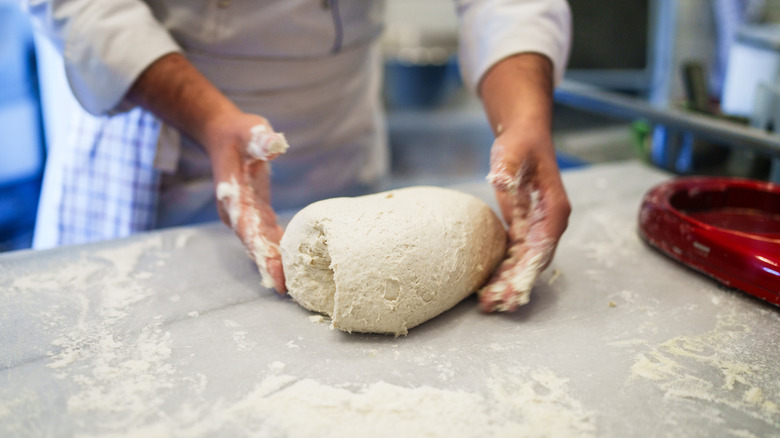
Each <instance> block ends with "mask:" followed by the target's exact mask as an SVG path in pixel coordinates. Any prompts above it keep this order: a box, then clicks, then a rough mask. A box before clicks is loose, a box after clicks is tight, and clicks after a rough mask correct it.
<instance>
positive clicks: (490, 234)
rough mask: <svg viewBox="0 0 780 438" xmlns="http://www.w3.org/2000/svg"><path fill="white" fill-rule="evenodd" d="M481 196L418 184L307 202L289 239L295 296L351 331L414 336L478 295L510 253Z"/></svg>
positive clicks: (285, 245)
mask: <svg viewBox="0 0 780 438" xmlns="http://www.w3.org/2000/svg"><path fill="white" fill-rule="evenodd" d="M505 245H506V234H505V231H504V227H503V225H502V224H501V221H500V220H499V219H498V217H497V216H496V215H495V213H493V211H492V210H491V209H490V207H488V206H487V205H486V204H485V203H484V202H482V201H481V200H479V199H477V198H476V197H474V196H471V195H468V194H465V193H461V192H457V191H454V190H449V189H443V188H438V187H410V188H406V189H399V190H393V191H389V192H383V193H378V194H374V195H367V196H361V197H356V198H333V199H327V200H324V201H319V202H316V203H313V204H311V205H309V206H308V207H306V208H304V209H303V210H301V211H300V212H298V214H296V215H295V217H293V219H292V221H290V224H289V225H288V226H287V229H286V231H285V233H284V236H283V237H282V241H281V253H282V264H283V266H284V272H285V276H286V281H287V288H288V293H289V294H290V295H291V296H292V298H293V299H294V300H295V301H296V302H298V303H299V304H300V305H301V306H303V307H305V308H306V309H309V310H313V311H315V312H320V313H323V314H326V315H328V316H330V317H331V319H332V322H333V326H334V327H336V328H338V329H341V330H345V331H349V332H353V331H355V332H367V333H392V334H395V335H400V334H406V333H407V330H408V329H410V328H412V327H414V326H416V325H418V324H421V323H423V322H425V321H427V320H429V319H431V318H433V317H435V316H437V315H439V314H440V313H442V312H444V311H446V310H448V309H450V308H451V307H453V306H454V305H455V304H457V303H458V302H460V301H461V300H462V299H463V298H465V297H467V296H468V295H470V294H471V293H472V292H474V291H475V290H476V289H477V288H478V287H479V286H481V285H482V284H483V283H484V282H485V281H486V280H487V279H488V277H489V276H490V275H491V273H492V272H493V270H494V269H495V267H496V266H497V264H498V263H499V262H500V261H501V259H502V258H503V256H504V250H505Z"/></svg>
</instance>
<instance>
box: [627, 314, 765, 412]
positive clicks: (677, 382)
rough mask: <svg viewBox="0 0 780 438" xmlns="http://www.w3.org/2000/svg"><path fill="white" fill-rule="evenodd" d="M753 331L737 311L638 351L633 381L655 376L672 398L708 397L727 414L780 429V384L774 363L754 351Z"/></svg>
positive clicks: (702, 398) (699, 398)
mask: <svg viewBox="0 0 780 438" xmlns="http://www.w3.org/2000/svg"><path fill="white" fill-rule="evenodd" d="M750 340H751V329H750V327H748V326H747V325H745V324H744V323H742V322H740V321H739V319H738V318H737V315H735V314H734V313H733V312H732V313H726V314H722V315H719V316H718V322H717V326H716V328H715V329H714V330H712V331H710V332H706V333H703V334H701V335H697V336H679V337H675V338H672V339H669V340H668V341H666V342H663V343H661V344H660V345H658V346H657V347H655V348H654V349H652V350H650V351H646V352H642V353H639V354H637V356H636V359H635V362H634V364H633V365H632V367H631V376H630V378H629V383H632V382H636V381H638V380H649V381H651V382H653V383H654V384H656V385H657V386H658V388H659V389H661V390H662V391H664V394H665V397H666V398H667V399H681V400H682V399H684V400H693V401H695V400H700V401H706V402H708V403H710V404H712V405H714V406H715V411H714V412H713V416H714V417H715V418H721V417H722V416H723V415H724V414H725V412H728V410H730V409H733V410H736V411H738V412H741V413H743V414H745V415H748V416H750V417H753V418H756V419H759V420H761V421H764V422H765V423H767V424H769V425H771V426H773V427H780V382H776V381H771V380H767V379H766V378H765V377H762V376H767V375H770V373H769V372H767V369H768V368H769V367H772V366H775V365H773V364H771V363H766V362H765V361H764V360H763V358H762V357H757V356H755V355H753V354H751V352H752V351H760V349H757V350H753V349H750V348H745V347H741V348H734V347H733V346H735V345H740V346H744V345H750V344H751V342H750Z"/></svg>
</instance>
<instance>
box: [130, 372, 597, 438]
mask: <svg viewBox="0 0 780 438" xmlns="http://www.w3.org/2000/svg"><path fill="white" fill-rule="evenodd" d="M268 368H269V371H270V372H269V374H268V375H267V376H266V377H265V378H263V380H261V381H260V382H258V383H257V384H256V385H255V386H254V388H253V389H251V390H250V391H248V392H247V393H246V394H245V395H244V396H242V397H241V398H239V399H236V400H232V401H229V402H228V401H222V402H220V403H217V404H215V405H211V406H202V407H200V410H198V409H197V408H196V410H195V415H192V416H188V417H187V419H188V420H192V421H182V420H183V419H182V418H179V417H178V416H176V415H174V416H168V417H166V418H164V419H161V420H160V421H158V422H153V423H148V424H146V425H145V426H144V427H143V429H141V430H142V431H144V432H149V431H164V432H165V434H172V435H186V436H195V437H199V436H211V435H214V434H219V435H225V436H247V435H251V436H284V437H290V438H296V437H313V436H317V437H359V436H369V435H370V436H373V437H380V438H381V437H397V436H427V437H483V436H496V437H518V436H520V437H549V436H556V437H588V436H595V433H596V427H595V421H594V418H593V414H591V413H590V412H587V411H586V410H584V409H583V408H582V406H581V405H580V404H579V402H577V401H576V400H574V399H572V398H571V397H570V396H569V395H568V391H567V388H566V380H564V379H560V378H558V377H556V376H555V375H554V374H553V373H552V372H550V371H549V370H536V371H530V370H522V371H519V373H520V374H511V375H508V374H507V373H506V372H503V371H502V372H498V370H493V374H494V375H495V377H494V378H491V379H489V381H488V384H487V386H486V388H485V391H484V392H468V391H457V390H447V389H440V388H435V387H431V386H420V387H405V386H398V385H393V384H390V383H387V382H384V381H378V382H375V383H372V384H369V385H362V386H353V385H350V384H340V385H329V384H325V383H323V382H320V381H317V380H314V379H308V378H303V379H302V378H298V377H295V376H292V375H287V374H282V372H283V370H284V368H285V364H284V363H281V362H273V363H271V364H270V365H269V367H268ZM516 372H517V371H516Z"/></svg>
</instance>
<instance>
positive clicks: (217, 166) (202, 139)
mask: <svg viewBox="0 0 780 438" xmlns="http://www.w3.org/2000/svg"><path fill="white" fill-rule="evenodd" d="M126 99H127V100H128V101H129V102H132V103H134V104H136V105H140V106H142V107H144V108H145V109H147V110H149V111H151V112H152V113H154V114H155V115H156V116H157V117H160V118H161V119H163V120H165V121H166V122H167V123H169V124H171V125H172V126H174V127H176V128H178V129H179V130H180V131H181V132H183V133H184V134H186V135H188V136H189V137H190V138H192V139H194V140H195V141H197V142H198V143H199V144H200V145H202V146H203V147H204V149H206V152H208V154H209V159H210V160H211V167H212V169H213V172H214V183H215V186H216V195H217V205H218V206H219V207H218V208H219V213H220V217H221V218H222V220H223V221H224V222H225V223H226V224H228V225H230V227H231V228H233V230H234V231H235V232H236V234H238V237H239V238H240V239H241V241H242V242H243V243H244V246H246V248H247V250H248V251H249V254H250V256H251V257H252V258H253V259H254V260H255V262H256V263H257V267H258V268H259V269H260V275H261V276H262V277H263V285H264V286H266V287H273V288H275V289H276V290H277V291H279V292H280V293H284V292H285V291H286V288H285V284H284V272H283V271H282V260H281V255H280V253H279V240H280V239H281V237H282V233H283V231H282V229H281V227H279V226H278V225H277V224H276V215H275V214H274V212H273V210H272V209H271V192H270V177H269V169H268V162H269V161H270V160H273V159H274V158H275V157H276V156H277V155H279V154H281V153H284V151H285V150H286V149H287V141H286V140H285V139H284V136H283V135H281V134H277V133H275V132H274V131H273V129H272V128H271V125H270V124H269V123H268V120H266V119H264V118H263V117H260V116H257V115H254V114H247V113H244V112H242V111H241V110H240V109H239V108H238V107H237V106H236V105H235V104H234V103H233V102H231V101H230V100H229V99H228V98H227V97H226V96H225V95H224V94H222V92H221V91H219V90H218V89H217V88H216V87H215V86H214V85H213V84H212V83H211V82H209V80H208V79H206V77H204V76H203V75H202V74H201V73H200V72H199V71H198V70H197V69H196V68H195V67H194V66H193V65H192V64H191V63H190V62H189V61H188V60H187V59H186V58H185V57H184V56H182V55H181V54H179V53H169V54H167V55H164V56H162V57H160V58H159V59H157V60H155V61H154V62H153V63H151V64H150V65H149V66H148V67H147V68H146V69H145V70H144V71H143V72H142V73H141V75H140V76H139V77H138V78H137V79H136V81H135V82H134V83H133V85H132V87H131V88H130V90H129V91H128V93H127V96H126Z"/></svg>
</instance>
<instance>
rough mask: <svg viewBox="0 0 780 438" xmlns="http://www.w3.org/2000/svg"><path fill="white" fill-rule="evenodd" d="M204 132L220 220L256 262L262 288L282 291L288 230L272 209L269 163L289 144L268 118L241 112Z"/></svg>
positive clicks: (283, 287) (218, 121)
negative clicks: (283, 246) (284, 240)
mask: <svg viewBox="0 0 780 438" xmlns="http://www.w3.org/2000/svg"><path fill="white" fill-rule="evenodd" d="M205 132H206V133H207V135H206V139H205V142H206V143H207V145H206V149H207V150H208V152H209V155H210V158H211V165H212V169H213V172H214V183H215V187H216V197H217V206H218V209H219V215H220V218H221V219H222V221H223V222H225V223H226V224H227V225H229V226H230V227H231V228H232V229H233V231H235V233H236V234H237V235H238V237H239V239H241V241H242V242H243V243H244V246H245V247H246V248H247V251H248V252H249V255H250V256H251V257H252V259H253V260H254V261H255V263H257V267H258V269H259V270H260V275H261V276H262V284H263V286H265V287H269V288H274V289H276V290H277V291H278V292H279V293H284V292H286V290H287V289H286V287H285V279H284V272H283V269H282V260H281V254H280V252H279V240H280V239H281V237H282V233H283V232H284V231H283V230H282V228H281V227H280V226H279V225H277V223H276V214H275V213H274V211H273V209H272V208H271V191H270V172H269V167H270V166H269V162H270V161H271V160H273V159H274V158H275V157H276V156H278V155H279V154H281V153H284V151H285V150H286V149H287V141H286V140H285V139H284V136H283V135H282V134H279V133H275V132H274V131H273V128H272V127H271V125H270V123H269V122H268V121H267V120H266V119H265V118H263V117H260V116H257V115H254V114H247V113H242V112H235V113H230V114H225V115H224V116H220V117H218V118H217V119H215V120H214V121H213V122H212V123H211V124H210V126H208V127H206V130H205Z"/></svg>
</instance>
